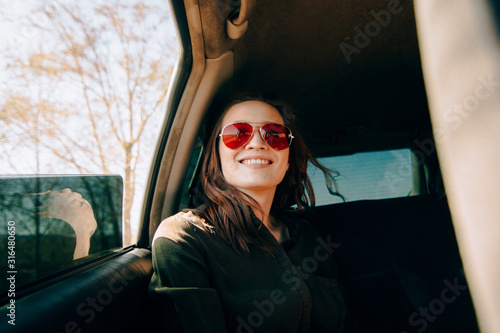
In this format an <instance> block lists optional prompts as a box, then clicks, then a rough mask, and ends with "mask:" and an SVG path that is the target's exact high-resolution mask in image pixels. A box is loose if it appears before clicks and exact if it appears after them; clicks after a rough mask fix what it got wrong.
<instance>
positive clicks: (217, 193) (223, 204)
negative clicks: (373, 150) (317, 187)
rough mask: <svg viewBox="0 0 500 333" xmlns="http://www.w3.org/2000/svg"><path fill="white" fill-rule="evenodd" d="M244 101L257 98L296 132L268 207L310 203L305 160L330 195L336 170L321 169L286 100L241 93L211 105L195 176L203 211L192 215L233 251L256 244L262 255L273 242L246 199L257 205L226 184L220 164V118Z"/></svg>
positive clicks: (301, 206)
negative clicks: (285, 168) (213, 111)
mask: <svg viewBox="0 0 500 333" xmlns="http://www.w3.org/2000/svg"><path fill="white" fill-rule="evenodd" d="M245 101H261V102H264V103H267V104H269V105H271V106H273V107H274V108H275V109H276V110H277V111H278V112H279V114H280V115H281V117H282V118H283V121H284V124H285V125H286V126H287V127H288V128H289V129H290V130H291V132H292V134H293V136H294V139H293V142H292V144H291V145H290V148H289V149H290V152H289V168H288V171H287V172H286V174H285V177H284V178H283V180H282V181H281V183H280V184H278V186H277V189H276V193H275V196H274V200H273V204H272V211H275V212H285V211H287V210H289V209H290V208H292V207H293V208H294V209H296V210H299V211H302V210H304V209H308V208H310V207H314V205H315V196H314V190H313V187H312V184H311V181H310V179H309V176H308V175H307V166H308V164H309V163H311V164H312V165H314V166H316V167H317V168H319V169H320V170H321V171H323V173H324V175H325V181H326V184H327V187H328V189H329V191H330V193H332V194H338V192H337V191H336V186H335V180H334V176H335V175H336V173H335V172H334V171H332V170H329V169H327V168H325V167H323V166H322V165H321V164H320V163H319V162H318V161H317V160H316V158H315V157H314V156H313V155H312V154H311V152H310V151H309V150H308V149H307V147H306V145H305V142H304V140H303V138H302V136H301V135H300V133H299V131H298V129H297V126H296V124H295V112H294V111H293V110H292V109H291V108H290V107H289V106H288V105H287V104H285V103H283V102H281V101H279V100H276V99H271V98H269V97H266V96H264V95H262V94H260V93H244V94H239V95H235V96H233V97H232V98H230V99H229V100H227V101H226V103H225V104H223V105H219V106H215V108H216V109H217V110H216V112H217V111H218V116H217V117H215V118H214V119H215V123H213V122H212V123H210V122H208V123H207V125H206V128H205V131H210V132H206V133H207V134H208V135H206V137H207V138H208V139H207V140H204V141H205V142H204V153H203V158H202V167H201V170H200V176H199V185H200V187H201V189H200V190H201V191H202V194H203V197H204V200H203V201H204V203H205V206H204V209H203V210H194V213H195V214H197V215H199V216H200V217H202V218H204V219H205V220H206V221H207V222H208V223H209V224H210V225H211V226H213V228H214V229H215V232H216V233H217V234H218V235H219V236H220V237H221V238H222V239H223V240H224V241H225V242H227V243H228V244H229V245H230V246H232V247H233V248H234V249H235V250H236V251H238V252H239V251H240V250H243V251H244V252H247V253H248V252H249V251H250V249H249V245H254V246H256V247H258V248H261V249H262V250H264V251H265V252H266V253H272V249H273V248H274V247H275V245H273V244H272V243H270V242H268V241H266V240H265V239H264V238H262V237H261V235H260V234H259V231H258V227H259V225H258V224H255V223H254V222H252V220H253V219H255V216H254V214H253V211H252V208H251V207H250V205H249V202H253V203H255V204H256V202H255V200H254V199H253V198H251V197H250V196H248V195H246V194H244V193H242V192H240V191H239V190H238V189H236V188H235V187H234V186H232V185H230V184H228V183H227V182H226V180H225V178H224V176H223V173H222V167H221V164H220V158H219V148H218V139H219V133H220V131H221V128H222V118H223V117H224V115H225V114H226V112H227V111H228V110H229V109H230V108H231V107H232V106H234V105H236V104H239V103H242V102H245ZM198 203H200V202H198ZM257 206H258V205H257ZM190 210H191V211H193V209H190Z"/></svg>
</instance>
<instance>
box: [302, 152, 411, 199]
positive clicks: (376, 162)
mask: <svg viewBox="0 0 500 333" xmlns="http://www.w3.org/2000/svg"><path fill="white" fill-rule="evenodd" d="M319 161H320V163H321V164H322V165H324V166H326V167H328V168H329V169H332V170H335V171H337V172H338V173H339V176H338V177H337V178H336V182H337V187H338V191H339V193H340V194H341V195H342V196H343V197H344V198H345V200H346V201H357V200H370V199H386V198H396V197H404V196H408V195H409V194H410V192H411V190H412V187H413V171H412V154H411V151H410V150H409V149H401V150H390V151H377V152H369V153H359V154H353V155H347V156H334V157H324V158H320V159H319ZM309 176H310V177H311V181H312V183H313V188H314V193H315V195H316V205H318V206H321V205H327V204H331V203H339V202H343V200H342V198H340V197H339V196H332V195H331V194H330V193H329V192H328V189H327V188H326V186H325V179H324V176H323V173H322V172H321V171H320V170H318V169H316V168H315V167H314V166H311V167H309Z"/></svg>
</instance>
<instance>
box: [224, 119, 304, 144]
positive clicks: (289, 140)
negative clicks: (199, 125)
mask: <svg viewBox="0 0 500 333" xmlns="http://www.w3.org/2000/svg"><path fill="white" fill-rule="evenodd" d="M235 124H245V125H249V126H252V135H250V136H249V137H248V140H247V141H246V142H244V143H243V144H242V145H241V146H238V147H236V148H231V147H228V146H227V144H226V142H224V138H223V133H224V129H226V127H228V126H231V125H235ZM267 125H275V126H280V127H284V128H285V129H286V130H288V137H287V143H288V146H287V147H286V148H283V149H276V148H274V147H273V146H271V145H270V144H269V142H267V141H266V139H265V138H264V134H265V133H262V128H263V127H264V126H267ZM255 130H258V132H259V135H260V138H261V139H262V141H264V142H265V143H266V144H267V145H268V146H269V147H271V148H272V149H274V150H278V151H280V150H285V149H287V148H290V145H291V144H292V140H293V139H294V136H293V134H292V131H291V130H290V128H288V127H287V126H285V125H283V124H278V123H266V124H264V125H262V126H254V125H252V124H251V123H247V122H243V121H236V122H234V123H229V124H226V125H225V126H224V127H222V129H221V132H220V134H219V137H220V138H221V139H222V143H224V146H226V147H227V148H229V149H239V148H241V147H243V146H245V145H246V144H247V143H249V142H250V140H252V138H253V136H254V134H255Z"/></svg>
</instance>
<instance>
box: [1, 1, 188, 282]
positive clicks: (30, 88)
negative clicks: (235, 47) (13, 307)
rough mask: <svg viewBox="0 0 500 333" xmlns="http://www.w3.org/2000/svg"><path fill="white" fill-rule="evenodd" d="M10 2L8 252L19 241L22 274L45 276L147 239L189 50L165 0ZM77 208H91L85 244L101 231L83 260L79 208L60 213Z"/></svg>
mask: <svg viewBox="0 0 500 333" xmlns="http://www.w3.org/2000/svg"><path fill="white" fill-rule="evenodd" d="M4 6H5V7H3V8H1V10H0V29H1V30H2V32H3V35H4V36H3V38H2V41H0V78H1V81H0V82H1V87H0V125H1V127H2V131H1V132H0V175H1V177H2V178H1V179H0V182H1V185H0V205H1V208H0V209H1V212H0V227H1V228H2V230H1V231H0V236H1V237H2V243H1V244H2V248H1V249H0V251H1V253H6V249H5V248H4V247H5V246H9V239H12V240H13V239H14V238H15V241H16V244H15V246H16V251H15V253H16V260H17V261H16V264H18V265H21V266H22V268H23V272H24V273H23V276H25V277H28V276H32V277H33V279H39V278H42V277H43V276H46V275H50V274H51V273H55V272H57V271H60V270H62V269H64V268H66V267H68V266H72V265H74V264H75V262H73V261H75V260H80V261H81V260H82V257H89V258H92V257H93V256H95V255H96V253H101V252H102V251H104V253H105V250H110V249H115V248H116V247H122V246H128V245H132V244H134V243H135V242H136V241H137V236H138V235H137V234H138V229H139V228H138V226H139V223H140V216H139V214H140V213H139V211H140V209H141V207H142V200H143V197H144V192H143V191H144V188H145V187H146V179H147V177H148V174H149V169H150V164H151V162H152V157H153V154H154V151H153V150H154V148H155V147H156V141H157V140H158V136H159V129H160V126H161V124H162V120H163V117H164V113H165V112H164V111H165V105H166V96H167V90H168V86H169V82H170V79H171V77H172V73H173V69H174V66H175V64H176V59H177V55H178V54H179V52H180V47H179V42H178V40H177V39H178V37H177V34H176V31H177V30H176V29H175V28H174V22H173V18H172V14H171V11H170V7H169V4H168V3H166V2H162V1H156V0H145V1H124V0H116V1H110V2H103V1H93V2H92V1H91V2H88V1H87V2H80V1H52V2H47V3H42V2H39V1H26V2H14V1H11V2H8V3H6V4H4ZM73 205H80V207H79V208H81V209H83V208H87V210H85V209H83V212H82V211H80V213H81V214H83V215H88V219H87V221H91V222H89V223H83V224H86V225H88V228H87V229H88V230H86V231H85V232H87V236H88V234H89V233H90V232H91V231H90V229H92V228H94V229H95V230H94V232H93V233H92V235H91V237H90V244H86V245H85V249H84V250H83V251H81V252H79V254H77V255H76V254H75V251H76V250H79V251H80V249H81V242H80V243H79V241H80V240H81V238H78V236H77V234H78V231H77V228H74V227H73V226H72V225H71V223H70V221H71V219H72V218H73V219H74V218H75V216H74V214H76V213H75V210H71V209H70V211H72V213H71V214H73V215H72V216H67V215H68V214H69V213H67V212H65V213H63V212H62V211H67V210H68V207H69V208H71V207H73ZM56 208H57V209H58V210H59V211H58V212H53V211H54V210H57V209H56ZM90 211H92V212H91V213H90ZM58 214H59V215H58ZM61 214H62V215H61ZM64 214H66V215H64ZM71 214H69V215H71ZM92 214H93V217H92V216H90V215H92ZM80 217H81V216H80ZM10 227H12V228H10ZM14 227H15V228H14ZM14 229H15V235H11V234H10V233H9V232H11V233H14ZM14 236H15V237H14ZM9 237H10V238H9ZM13 237H14V238H13ZM87 238H88V237H87ZM4 241H5V242H4ZM86 242H89V239H87V240H86ZM11 243H12V242H11ZM12 244H13V243H12ZM87 245H90V249H86V247H87ZM33 249H37V250H36V251H35V250H33ZM75 249H76V250H75ZM13 253H14V252H13ZM82 253H83V255H80V254H82ZM62 257H64V258H66V257H67V258H70V260H69V261H67V260H61V261H59V260H57V258H62ZM21 258H22V259H21ZM21 261H22V262H21ZM80 261H79V262H80ZM13 263H14V262H13ZM21 266H16V267H17V268H19V269H20V268H21ZM28 266H30V267H28ZM28 280H29V279H28Z"/></svg>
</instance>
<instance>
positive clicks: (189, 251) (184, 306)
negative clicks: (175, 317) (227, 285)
mask: <svg viewBox="0 0 500 333" xmlns="http://www.w3.org/2000/svg"><path fill="white" fill-rule="evenodd" d="M183 214H184V213H180V214H177V215H175V216H172V217H170V218H169V219H167V220H165V221H164V222H162V224H161V225H160V227H159V228H158V231H157V233H156V235H155V239H154V241H153V268H154V273H153V277H152V280H151V286H150V290H151V292H152V294H153V296H154V297H155V298H158V299H159V300H160V301H162V302H170V301H171V300H173V301H174V304H175V307H176V310H177V312H178V314H179V317H180V319H181V323H182V327H183V328H184V332H196V333H199V332H214V333H215V332H217V333H221V332H226V324H225V319H224V313H223V309H222V305H221V302H220V299H219V295H218V293H217V291H216V290H215V289H214V288H212V287H211V285H210V278H209V268H208V266H207V263H206V260H205V255H204V250H203V246H202V244H201V243H200V241H199V238H198V237H197V233H199V232H204V231H203V230H202V229H199V228H198V227H196V226H193V225H192V224H191V223H189V222H188V221H187V220H186V219H185V218H184V215H183Z"/></svg>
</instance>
